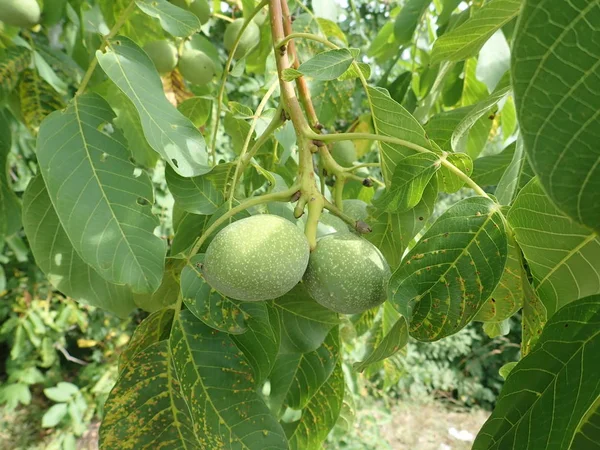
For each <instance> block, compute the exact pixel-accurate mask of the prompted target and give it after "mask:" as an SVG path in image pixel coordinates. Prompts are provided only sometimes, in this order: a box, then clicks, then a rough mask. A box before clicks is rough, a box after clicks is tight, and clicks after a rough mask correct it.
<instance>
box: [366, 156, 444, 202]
mask: <svg viewBox="0 0 600 450" xmlns="http://www.w3.org/2000/svg"><path fill="white" fill-rule="evenodd" d="M440 165H441V160H440V157H439V156H438V155H436V154H434V153H418V154H416V155H411V156H407V157H406V158H404V159H401V160H400V161H399V162H398V164H397V165H396V169H395V170H394V175H393V176H392V180H391V186H390V187H389V188H388V189H387V190H386V191H385V192H384V193H383V195H382V196H381V197H379V198H377V199H376V200H375V201H374V202H373V205H374V206H376V207H377V208H379V209H381V210H383V211H387V212H396V213H403V212H405V211H408V210H409V209H411V208H414V207H415V206H417V204H419V202H420V201H421V198H422V197H423V193H424V191H425V188H426V187H427V185H428V184H429V181H430V180H431V177H433V175H435V173H436V172H437V171H438V169H439V168H440Z"/></svg>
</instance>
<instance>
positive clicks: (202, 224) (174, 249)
mask: <svg viewBox="0 0 600 450" xmlns="http://www.w3.org/2000/svg"><path fill="white" fill-rule="evenodd" d="M173 209H174V214H173V216H174V219H175V214H176V213H178V214H179V223H178V224H176V226H175V236H174V237H173V242H171V256H177V255H179V254H181V253H185V252H187V251H188V250H189V249H190V248H191V247H192V245H194V242H196V239H198V236H200V235H201V234H202V232H203V231H204V230H205V229H206V228H207V226H208V222H209V221H210V218H211V216H200V215H198V214H192V213H189V212H187V211H183V210H182V209H178V206H177V205H175V206H174V208H173ZM178 211H179V212H178ZM173 222H175V220H173Z"/></svg>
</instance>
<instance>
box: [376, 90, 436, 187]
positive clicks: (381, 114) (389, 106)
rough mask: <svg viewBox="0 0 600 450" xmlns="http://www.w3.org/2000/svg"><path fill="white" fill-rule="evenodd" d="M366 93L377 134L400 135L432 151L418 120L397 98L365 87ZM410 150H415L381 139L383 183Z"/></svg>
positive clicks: (409, 153) (390, 176)
mask: <svg viewBox="0 0 600 450" xmlns="http://www.w3.org/2000/svg"><path fill="white" fill-rule="evenodd" d="M368 95H369V98H370V101H371V105H372V107H373V111H374V116H373V123H374V125H375V130H376V132H377V134H380V135H383V136H392V137H395V138H398V139H403V140H405V141H407V142H411V143H412V144H416V145H419V146H420V147H423V148H425V149H427V150H431V151H434V147H433V145H432V143H431V141H430V140H429V138H428V137H427V133H425V130H424V129H423V127H422V126H421V124H420V123H419V122H418V121H417V119H415V118H414V117H413V116H412V115H411V114H410V113H409V112H408V111H407V110H406V109H404V108H403V107H402V106H401V105H400V104H399V103H398V102H396V101H394V100H393V99H392V98H391V97H390V96H389V94H388V92H387V91H386V90H384V89H379V88H374V87H369V89H368ZM434 152H435V151H434ZM414 153H416V151H415V150H414V149H411V148H409V147H406V146H403V145H398V144H388V143H385V142H381V170H382V172H383V178H384V179H385V180H386V183H387V184H389V183H390V182H391V180H392V176H393V173H394V170H395V169H396V165H397V164H398V163H399V161H401V160H402V159H404V158H405V157H407V156H410V155H412V154H414Z"/></svg>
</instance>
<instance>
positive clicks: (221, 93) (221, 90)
mask: <svg viewBox="0 0 600 450" xmlns="http://www.w3.org/2000/svg"><path fill="white" fill-rule="evenodd" d="M268 3H269V0H263V1H262V2H260V3H259V4H258V6H257V7H256V8H254V10H253V11H252V12H251V13H250V15H249V16H248V17H246V18H244V23H243V25H242V28H240V31H239V33H238V35H237V37H236V39H235V42H234V43H233V47H232V48H231V51H230V52H229V57H228V58H227V62H226V63H225V69H223V75H222V76H221V84H220V86H219V95H218V96H217V112H216V115H215V120H214V123H215V124H214V127H213V135H212V139H211V142H210V156H211V160H212V164H213V165H215V164H217V133H218V132H219V122H220V121H221V112H222V104H223V96H224V95H225V82H226V81H227V77H228V76H229V71H230V69H231V63H232V62H233V55H234V54H235V51H236V50H237V48H238V45H239V44H240V41H241V40H242V34H244V31H246V28H247V27H248V25H249V24H250V22H251V21H252V19H254V16H256V15H257V14H258V13H259V12H260V10H261V9H263V8H264V7H265V6H266V5H267V4H268Z"/></svg>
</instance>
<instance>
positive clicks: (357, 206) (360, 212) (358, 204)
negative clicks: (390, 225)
mask: <svg viewBox="0 0 600 450" xmlns="http://www.w3.org/2000/svg"><path fill="white" fill-rule="evenodd" d="M368 206H369V205H367V204H366V203H365V202H363V201H362V200H358V199H355V198H348V199H346V200H344V212H345V213H346V214H348V215H349V216H350V217H352V218H353V219H355V220H362V221H365V220H367V217H369V213H368V212H367V207H368Z"/></svg>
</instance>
